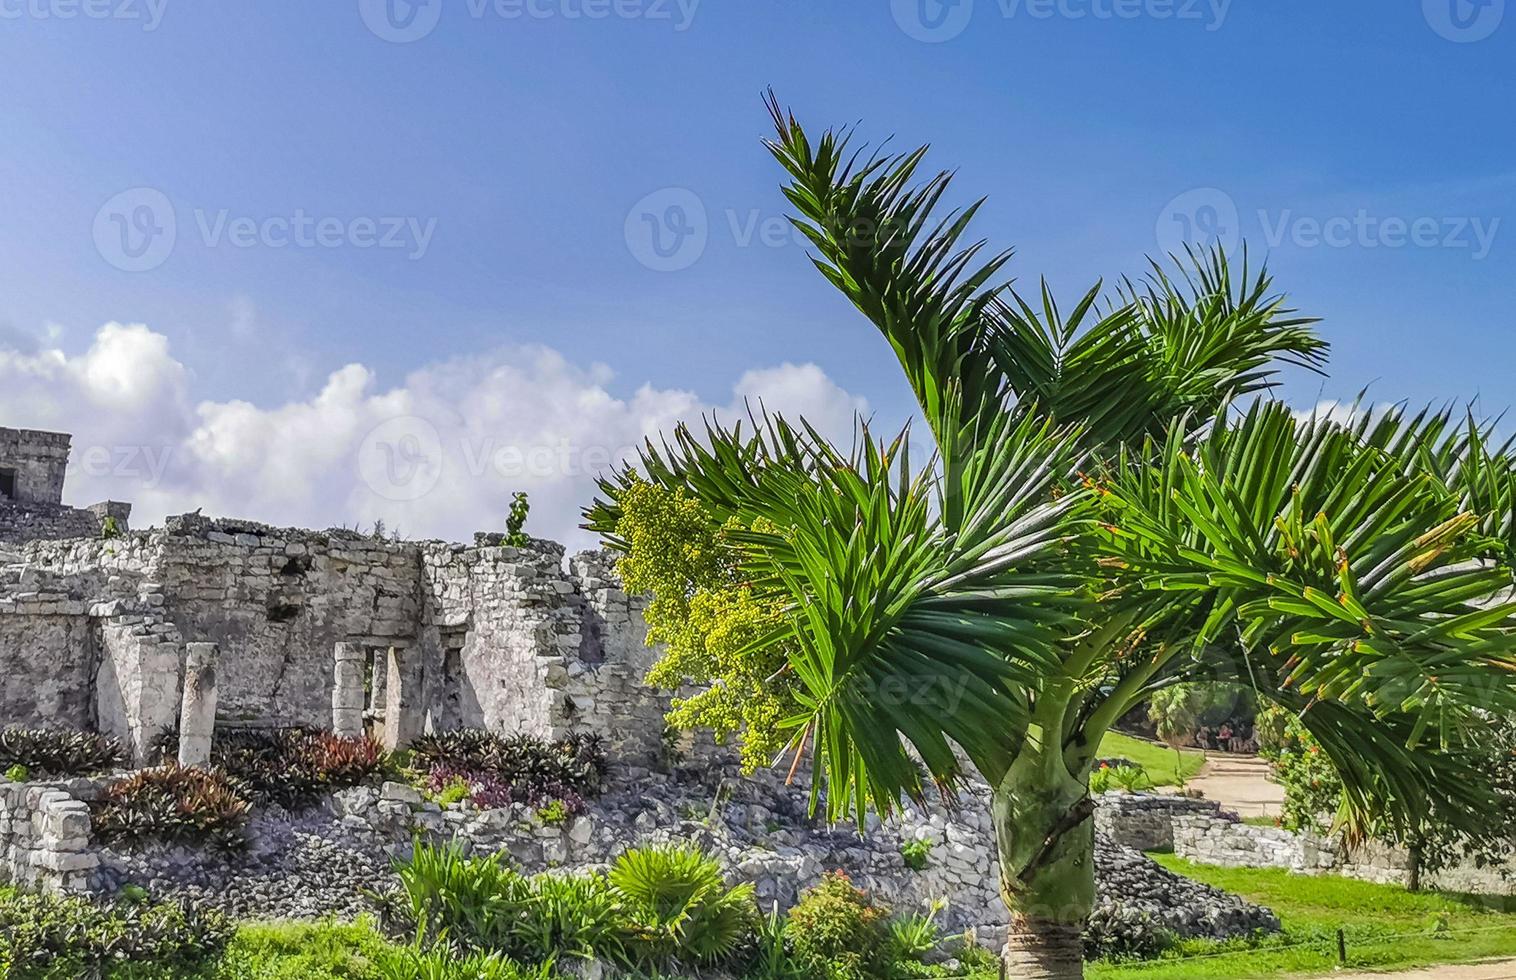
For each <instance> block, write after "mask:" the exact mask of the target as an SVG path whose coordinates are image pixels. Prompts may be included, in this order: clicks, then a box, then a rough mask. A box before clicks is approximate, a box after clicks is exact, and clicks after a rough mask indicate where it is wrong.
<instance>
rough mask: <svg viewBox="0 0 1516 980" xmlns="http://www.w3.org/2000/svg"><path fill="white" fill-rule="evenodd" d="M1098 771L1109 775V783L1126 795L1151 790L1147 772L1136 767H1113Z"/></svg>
mask: <svg viewBox="0 0 1516 980" xmlns="http://www.w3.org/2000/svg"><path fill="white" fill-rule="evenodd" d="M1100 771H1101V772H1106V773H1109V774H1110V778H1111V782H1113V783H1115V784H1116V785H1117V786H1119V787H1121V788H1122V789H1124V790H1126V791H1127V792H1128V793H1137V792H1140V791H1142V790H1145V789H1152V788H1153V781H1152V780H1151V779H1149V778H1148V771H1147V770H1146V769H1144V768H1142V767H1141V766H1138V765H1130V766H1114V767H1112V768H1110V769H1103V770H1100Z"/></svg>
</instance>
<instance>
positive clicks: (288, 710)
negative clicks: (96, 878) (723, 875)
mask: <svg viewBox="0 0 1516 980" xmlns="http://www.w3.org/2000/svg"><path fill="white" fill-rule="evenodd" d="M67 438H68V437H67V436H57V437H54V441H52V442H49V443H46V445H47V446H49V447H51V448H52V449H53V450H54V451H55V452H56V453H60V454H63V456H66V453H67ZM26 444H27V445H33V446H35V445H40V443H37V442H36V441H33V442H30V443H26ZM38 456H39V458H46V459H54V458H56V457H42V456H41V454H38ZM27 458H28V459H29V458H30V457H27ZM5 459H13V460H16V461H17V462H20V461H21V460H22V455H21V454H16V455H13V456H11V457H5V456H3V455H0V460H5ZM49 465H51V464H49ZM10 468H13V469H18V470H19V466H15V465H12V466H11V467H10ZM44 471H45V472H46V473H48V474H52V475H51V476H50V477H49V479H51V481H52V482H51V483H46V481H41V482H38V481H39V479H40V478H38V477H37V476H36V475H35V474H29V475H28V476H27V477H26V483H25V486H26V487H28V488H34V487H42V486H43V485H44V484H45V486H46V487H48V488H53V487H57V486H58V485H60V483H61V481H60V480H59V479H58V478H57V473H56V470H55V469H46V468H43V467H40V463H39V470H38V472H44ZM27 492H32V491H31V490H30V489H29V490H28V491H27ZM37 492H42V491H41V490H38V491H37ZM47 492H49V493H52V492H53V491H52V490H51V489H49V490H48V491H47ZM20 506H26V505H20ZM98 527H99V525H98V522H97V524H96V525H95V529H94V530H93V531H92V532H91V533H88V534H87V535H82V536H60V535H59V534H58V533H56V532H57V531H58V525H57V524H56V522H55V521H53V520H51V519H49V518H46V516H45V515H44V519H43V520H42V521H41V523H40V524H32V525H28V524H26V523H25V522H24V521H23V522H22V523H20V524H19V525H18V526H16V527H15V528H13V531H12V534H11V535H10V537H9V538H5V537H0V682H3V686H0V725H24V726H45V727H67V728H81V729H94V730H101V731H105V732H109V733H112V734H116V735H119V736H120V737H122V738H123V739H124V740H125V741H126V742H127V744H128V745H129V746H130V747H131V748H132V750H133V751H134V752H135V753H136V754H137V755H138V757H139V758H142V757H145V755H146V752H147V750H148V747H149V745H150V743H151V742H152V740H153V738H154V737H155V736H156V735H157V734H158V733H159V732H161V731H163V730H165V729H169V728H172V727H173V726H175V725H176V724H177V723H178V721H179V713H180V709H181V696H182V692H183V685H184V678H185V673H186V666H185V665H186V658H187V654H188V649H189V645H190V644H200V643H213V644H216V648H217V654H216V664H215V668H214V675H215V678H216V686H217V692H216V698H215V701H214V704H215V712H216V716H217V720H218V723H219V724H224V725H282V724H297V723H298V724H309V725H316V726H320V727H323V728H332V727H336V728H338V729H339V730H341V729H347V730H355V729H362V730H368V731H371V732H373V733H374V734H376V735H378V736H380V737H382V738H384V740H385V741H386V742H388V743H390V744H391V745H399V744H403V743H404V742H405V741H406V740H407V739H408V738H410V737H413V736H414V735H415V734H416V733H418V732H422V731H426V730H440V729H447V728H454V727H460V726H484V727H490V728H495V729H506V730H524V731H531V732H536V733H540V734H544V735H553V734H557V733H561V732H564V731H567V730H569V729H586V730H593V731H599V732H602V733H604V734H605V735H606V736H608V738H609V739H610V742H611V748H612V749H613V750H614V751H618V752H622V753H625V754H627V755H629V756H632V757H636V756H647V755H651V754H652V753H655V752H656V751H657V750H658V749H659V747H660V745H661V739H662V734H663V721H662V714H663V711H664V708H665V706H666V701H665V700H664V699H663V697H662V696H660V695H659V694H658V693H657V692H655V691H652V690H649V689H647V688H645V687H644V686H643V685H642V684H641V679H642V677H643V675H644V674H645V673H646V670H647V668H648V667H649V666H650V664H651V656H652V651H650V650H648V649H647V648H646V646H645V644H644V642H643V638H644V636H645V633H644V626H643V622H642V616H641V614H640V610H639V608H638V607H637V604H636V602H635V601H634V600H633V599H631V598H629V597H628V596H626V594H625V593H623V592H622V591H621V590H620V588H619V587H618V586H617V583H616V581H615V579H614V577H613V573H612V571H611V569H610V564H609V559H608V558H607V556H605V555H602V554H600V553H595V552H590V553H585V554H581V555H577V556H574V557H573V558H572V559H571V560H569V561H567V562H565V560H564V552H563V548H562V547H561V546H559V545H556V544H553V543H551V542H546V541H533V542H532V543H531V544H530V545H529V546H527V547H522V548H514V547H507V546H502V545H499V544H492V543H490V539H488V538H486V539H484V540H482V541H481V543H479V544H476V545H474V546H464V545H460V544H448V543H444V542H439V541H427V542H401V541H392V540H386V539H376V538H373V537H369V536H365V535H361V534H358V533H356V532H352V531H341V530H334V531H325V532H316V531H305V530H296V529H281V528H272V527H268V526H265V525H261V524H255V523H251V522H247V521H231V520H211V519H208V518H203V517H200V516H199V515H186V516H183V517H178V518H170V519H169V520H168V521H167V522H166V525H165V526H164V527H162V528H155V529H151V530H147V531H137V532H131V531H128V532H126V533H123V534H120V535H118V536H115V537H110V538H104V537H102V536H101V535H100V534H99V531H98ZM7 541H9V542H10V543H6V542H7Z"/></svg>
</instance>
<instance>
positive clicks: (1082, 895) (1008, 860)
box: [991, 755, 1095, 980]
mask: <svg viewBox="0 0 1516 980" xmlns="http://www.w3.org/2000/svg"><path fill="white" fill-rule="evenodd" d="M1086 784H1087V779H1079V778H1076V777H1074V776H1072V775H1070V773H1069V772H1068V769H1067V768H1066V767H1065V766H1064V763H1063V760H1062V759H1061V758H1059V759H1053V760H1047V759H1044V758H1043V757H1041V756H1040V755H1030V756H1026V757H1023V758H1020V759H1018V760H1017V761H1016V763H1015V764H1014V765H1012V766H1011V769H1010V771H1009V772H1008V773H1007V774H1006V776H1005V778H1004V779H1002V780H1001V782H1000V784H999V785H998V786H997V787H996V789H995V795H994V799H993V801H992V804H991V812H992V814H993V816H994V820H995V835H996V839H997V842H998V844H999V850H1000V894H1001V897H1003V898H1004V899H1005V904H1006V908H1007V909H1009V910H1010V913H1011V928H1010V935H1009V937H1008V939H1007V942H1006V946H1005V950H1004V953H1003V964H1002V974H1003V976H1005V977H1007V978H1011V977H1014V978H1017V980H1022V978H1025V980H1080V978H1082V977H1083V976H1084V950H1083V947H1082V944H1081V942H1080V936H1081V934H1082V933H1083V932H1084V925H1085V921H1086V920H1087V919H1088V918H1089V915H1090V909H1091V908H1092V907H1093V906H1094V903H1095V829H1094V821H1093V820H1092V819H1091V813H1092V811H1093V804H1092V802H1091V800H1090V796H1089V789H1088V787H1087V785H1086Z"/></svg>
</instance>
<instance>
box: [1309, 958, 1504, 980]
mask: <svg viewBox="0 0 1516 980" xmlns="http://www.w3.org/2000/svg"><path fill="white" fill-rule="evenodd" d="M1331 977H1332V980H1516V960H1490V961H1489V962H1486V963H1449V964H1448V965H1446V966H1429V967H1427V968H1426V969H1424V970H1408V971H1406V972H1404V973H1334V974H1331Z"/></svg>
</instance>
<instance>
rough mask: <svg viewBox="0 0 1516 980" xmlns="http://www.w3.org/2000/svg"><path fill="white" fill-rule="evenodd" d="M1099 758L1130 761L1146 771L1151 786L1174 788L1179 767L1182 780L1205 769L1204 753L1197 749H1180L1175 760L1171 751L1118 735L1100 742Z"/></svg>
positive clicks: (1114, 733)
mask: <svg viewBox="0 0 1516 980" xmlns="http://www.w3.org/2000/svg"><path fill="white" fill-rule="evenodd" d="M1099 755H1100V757H1101V758H1102V759H1116V758H1120V759H1131V760H1132V761H1133V762H1135V763H1137V764H1138V765H1139V766H1141V767H1142V768H1144V769H1146V770H1147V773H1148V778H1149V779H1151V780H1152V781H1153V785H1154V786H1177V785H1178V784H1179V774H1178V772H1176V770H1179V769H1180V768H1181V767H1182V771H1183V774H1184V778H1185V779H1189V778H1190V777H1192V776H1194V775H1195V774H1196V773H1198V772H1199V771H1200V767H1201V766H1203V765H1205V753H1204V752H1201V751H1200V750H1199V749H1180V750H1179V757H1178V759H1177V760H1176V759H1175V757H1174V750H1173V749H1171V748H1169V747H1168V746H1167V745H1159V744H1157V743H1156V742H1145V741H1143V740H1142V739H1140V738H1133V737H1132V736H1130V735H1123V734H1121V733H1120V732H1108V733H1107V734H1106V736H1105V738H1103V739H1101V741H1100V752H1099ZM1176 763H1177V764H1176Z"/></svg>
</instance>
